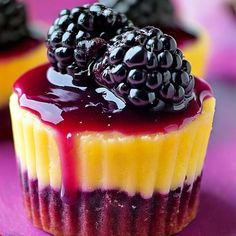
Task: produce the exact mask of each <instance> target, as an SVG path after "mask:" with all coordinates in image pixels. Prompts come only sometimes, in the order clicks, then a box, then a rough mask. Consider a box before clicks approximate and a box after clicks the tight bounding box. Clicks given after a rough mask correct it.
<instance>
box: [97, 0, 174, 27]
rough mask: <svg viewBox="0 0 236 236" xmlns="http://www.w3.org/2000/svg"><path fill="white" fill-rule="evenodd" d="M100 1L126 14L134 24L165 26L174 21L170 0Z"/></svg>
mask: <svg viewBox="0 0 236 236" xmlns="http://www.w3.org/2000/svg"><path fill="white" fill-rule="evenodd" d="M100 3H102V4H104V5H106V6H108V7H111V8H113V9H115V10H117V11H119V12H122V13H124V14H126V16H127V17H128V18H129V19H131V20H132V21H133V22H134V24H135V25H137V26H139V27H144V26H147V25H153V26H157V27H159V28H161V29H162V27H167V26H170V25H173V24H174V23H175V22H176V17H175V10H174V6H173V4H172V2H171V0H132V1H130V0H100Z"/></svg>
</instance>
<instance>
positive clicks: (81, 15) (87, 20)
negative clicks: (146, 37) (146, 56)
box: [47, 3, 134, 80]
mask: <svg viewBox="0 0 236 236" xmlns="http://www.w3.org/2000/svg"><path fill="white" fill-rule="evenodd" d="M133 27H134V26H133V24H132V22H131V21H129V20H128V19H127V18H126V16H125V15H123V14H120V13H117V12H115V11H113V10H112V9H110V8H107V7H105V6H103V5H101V4H98V3H95V4H92V5H84V6H82V7H76V8H73V9H72V10H63V11H61V13H60V15H59V17H58V18H57V19H56V21H55V22H54V24H53V25H52V26H51V28H50V29H49V32H48V39H47V47H48V57H49V60H50V62H51V63H52V65H53V67H54V68H55V69H56V70H57V71H59V72H61V73H68V74H70V75H72V76H73V77H74V79H75V80H76V79H77V80H79V79H80V78H84V77H86V76H87V75H88V68H89V64H90V63H91V62H92V60H93V59H95V58H96V57H97V56H98V55H100V54H101V55H102V54H103V53H104V51H105V50H106V42H107V41H108V40H109V39H111V38H112V37H114V36H115V35H117V34H120V33H122V32H125V31H128V30H130V29H131V28H133Z"/></svg>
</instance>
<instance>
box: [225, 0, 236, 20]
mask: <svg viewBox="0 0 236 236" xmlns="http://www.w3.org/2000/svg"><path fill="white" fill-rule="evenodd" d="M227 6H228V9H229V10H230V12H231V13H232V14H233V16H234V17H235V19H236V1H235V0H230V1H228V2H227Z"/></svg>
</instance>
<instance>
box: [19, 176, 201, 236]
mask: <svg viewBox="0 0 236 236" xmlns="http://www.w3.org/2000/svg"><path fill="white" fill-rule="evenodd" d="M21 180H22V189H23V199H24V205H25V207H26V210H27V213H28V216H29V218H30V219H31V220H32V221H33V224H34V225H35V226H36V227H38V228H41V229H43V230H45V231H47V232H49V233H51V234H53V235H66V236H75V235H81V236H82V235H83V236H84V235H88V236H93V235H104V236H105V235H106V236H107V235H108V236H110V235H111V236H119V235H122V236H123V235H127V236H129V235H130V236H131V235H132V236H133V235H135V236H136V235H142V236H145V235H150V236H151V235H155V236H162V235H172V234H174V233H177V232H179V231H181V230H182V229H183V228H184V227H185V226H186V225H188V224H189V223H190V222H191V221H192V220H193V219H194V218H195V216H196V214H197V209H198V203H199V193H200V183H201V177H199V178H198V179H197V180H196V181H195V182H194V184H193V185H192V186H189V185H185V186H184V187H183V189H182V191H181V189H180V188H179V189H177V190H175V191H171V192H170V193H169V194H168V195H162V194H160V193H155V194H154V195H153V196H152V198H150V199H143V198H142V197H141V196H140V195H139V194H136V195H135V196H133V197H129V196H128V195H127V194H126V193H125V192H120V191H116V190H109V191H101V190H96V191H93V192H90V193H85V192H78V201H77V203H75V204H73V205H68V204H66V203H64V202H63V201H62V200H61V198H60V192H58V191H55V190H53V189H51V188H50V187H48V188H45V189H44V190H41V191H39V190H38V182H37V181H29V180H28V178H27V174H24V175H22V176H21Z"/></svg>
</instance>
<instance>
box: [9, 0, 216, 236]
mask: <svg viewBox="0 0 236 236" xmlns="http://www.w3.org/2000/svg"><path fill="white" fill-rule="evenodd" d="M68 16H69V17H68ZM84 18H85V19H84ZM58 19H59V20H56V21H55V23H54V24H53V26H52V27H51V29H50V30H49V33H48V41H47V46H48V54H49V59H50V62H51V64H46V65H43V66H40V67H37V68H35V69H33V70H30V71H29V72H27V73H26V74H24V75H23V76H22V77H21V78H20V79H19V80H18V81H17V82H16V83H15V85H14V93H13V95H12V96H11V99H10V109H11V117H12V124H13V131H14V142H15V150H16V156H17V163H18V167H19V172H20V176H21V185H22V191H23V199H24V205H25V208H26V210H27V213H28V216H29V218H30V219H31V220H32V221H33V223H34V225H35V226H36V227H39V228H41V229H43V230H45V231H47V232H49V233H51V234H53V235H66V236H74V235H144V236H145V235H171V234H174V233H177V232H179V231H181V230H182V229H183V228H184V227H185V226H186V225H187V224H188V223H189V222H191V221H192V220H193V219H194V218H195V216H196V214H197V209H198V204H199V194H200V183H201V177H202V170H203V165H204V159H205V154H206V150H207V145H208V140H209V136H210V132H211V128H212V121H213V116H214V107H215V99H214V97H213V94H212V91H211V89H210V87H209V85H208V84H207V83H206V82H204V81H202V80H200V79H197V78H196V77H194V76H192V75H191V66H190V64H189V62H188V61H187V60H186V59H184V58H183V55H182V52H181V50H180V49H178V48H177V45H176V41H175V40H174V39H173V38H172V37H171V36H168V35H164V34H163V33H162V32H161V31H160V30H159V29H156V28H154V27H146V28H142V29H138V28H133V29H131V30H130V29H128V28H130V26H131V25H130V22H129V20H128V19H127V18H124V17H123V16H122V17H121V15H120V14H119V13H117V12H115V11H113V10H111V9H108V8H106V7H104V6H103V5H100V4H93V5H86V6H83V7H77V8H74V9H72V10H66V11H62V12H61V13H60V15H59V18H58ZM61 19H67V21H66V24H65V21H63V22H64V23H63V24H60V23H59V22H62V20H61ZM68 19H70V20H68ZM78 19H80V20H78ZM91 19H94V21H91ZM110 19H113V21H111V20H110ZM121 19H122V21H121ZM88 22H89V23H91V22H92V23H91V25H89V26H90V27H88V24H87V23H88ZM72 24H73V25H72ZM75 25H76V27H75ZM98 25H103V28H99V27H97V26H98ZM68 28H69V29H70V31H69V30H68ZM72 29H73V31H72ZM107 29H110V32H109V33H111V32H112V34H113V36H112V35H109V34H107ZM125 29H127V32H125V31H126V30H125ZM63 30H65V31H66V32H65V33H64V34H66V36H67V37H65V38H67V39H68V38H70V39H71V40H69V41H67V40H65V38H64V36H62V37H61V36H60V35H61V34H62V32H63ZM103 30H104V32H103ZM121 30H122V31H124V33H121ZM81 31H83V32H81ZM58 32H60V35H58ZM71 34H72V35H71ZM76 35H77V36H76ZM78 35H80V36H81V35H83V37H84V35H86V37H87V38H86V39H84V38H83V37H82V38H81V39H80V40H79V41H77V42H76V47H75V46H74V44H75V41H74V40H72V39H73V37H75V38H77V39H78V38H79V36H78ZM59 39H60V40H59ZM65 41H66V42H67V43H65ZM55 42H56V43H55ZM103 45H105V47H103ZM94 46H96V47H94ZM82 62H83V63H82ZM31 81H34V82H33V83H32V82H31ZM173 91H174V92H173Z"/></svg>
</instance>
